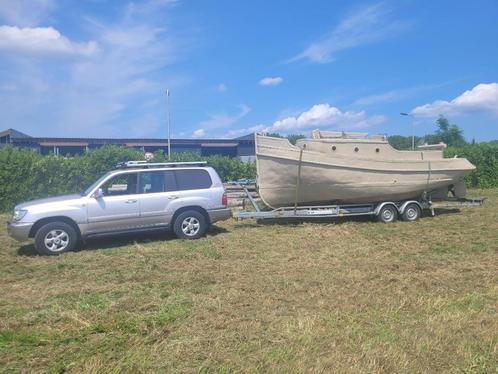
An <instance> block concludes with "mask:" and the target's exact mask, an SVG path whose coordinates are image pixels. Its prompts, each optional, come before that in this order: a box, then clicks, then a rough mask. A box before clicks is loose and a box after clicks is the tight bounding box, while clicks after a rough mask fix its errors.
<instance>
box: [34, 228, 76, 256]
mask: <svg viewBox="0 0 498 374" xmlns="http://www.w3.org/2000/svg"><path fill="white" fill-rule="evenodd" d="M77 242H78V234H77V233H76V231H75V230H74V228H73V227H72V226H70V225H68V224H67V223H64V222H50V223H47V224H45V225H43V226H42V227H40V228H39V229H38V231H37V232H36V235H35V248H36V250H37V251H38V253H39V254H41V255H49V256H50V255H52V256H53V255H59V254H61V253H64V252H68V251H72V250H73V249H74V248H75V247H76V244H77Z"/></svg>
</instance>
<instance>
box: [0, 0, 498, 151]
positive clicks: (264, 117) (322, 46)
mask: <svg viewBox="0 0 498 374" xmlns="http://www.w3.org/2000/svg"><path fill="white" fill-rule="evenodd" d="M166 90H169V91H170V96H169V101H170V106H169V107H170V118H171V133H172V136H173V137H176V138H233V137H237V136H242V135H246V134H248V133H251V132H256V131H258V132H259V131H268V132H278V133H280V134H305V135H308V134H309V133H310V132H311V130H313V129H316V128H319V129H322V130H338V131H360V132H369V133H372V134H387V135H394V134H401V135H411V134H412V131H414V133H415V134H416V135H424V134H427V133H430V132H433V131H434V130H435V128H436V127H435V124H434V123H435V120H436V119H437V118H438V116H439V115H444V116H446V117H447V118H448V119H449V121H450V122H451V123H455V124H457V125H458V126H460V127H461V128H462V129H463V130H464V136H465V137H466V138H467V139H468V140H471V139H475V140H477V141H486V140H491V139H498V1H496V0H474V1H471V2H470V1H454V0H452V1H449V0H448V1H446V0H437V1H436V0H435V1H431V2H429V1H424V2H421V1H415V0H398V1H381V2H375V1H373V2H372V1H358V2H352V1H331V0H323V1H318V0H308V1H304V0H303V1H298V0H296V1H288V0H272V1H267V0H252V1H232V0H223V1H221V0H219V1H216V0H212V1H202V0H141V1H139V0H136V1H126V0H0V130H3V129H7V128H14V129H16V130H19V131H22V132H25V133H27V134H29V135H32V136H51V137H114V138H124V137H142V138H165V137H166V136H167V96H166ZM400 112H405V113H408V114H409V116H401V115H400Z"/></svg>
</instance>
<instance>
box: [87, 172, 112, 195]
mask: <svg viewBox="0 0 498 374" xmlns="http://www.w3.org/2000/svg"><path fill="white" fill-rule="evenodd" d="M109 174H111V173H110V172H109V173H105V174H104V175H102V176H101V177H100V178H99V179H97V180H96V181H95V182H93V183H92V184H91V185H90V187H88V188H87V189H86V190H84V191H83V192H81V193H80V195H81V196H86V195H88V194H89V193H90V192H91V191H92V190H93V189H94V188H95V187H97V186H98V185H99V184H100V183H102V181H103V180H104V179H105V178H107V177H108V176H109Z"/></svg>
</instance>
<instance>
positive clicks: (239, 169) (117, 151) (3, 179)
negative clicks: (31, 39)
mask: <svg viewBox="0 0 498 374" xmlns="http://www.w3.org/2000/svg"><path fill="white" fill-rule="evenodd" d="M455 155H458V156H459V157H465V158H467V159H468V160H469V161H470V162H472V163H473V164H474V165H475V166H476V167H477V169H476V170H474V171H473V172H472V173H471V174H470V175H469V176H468V177H467V178H466V182H467V185H468V186H469V187H481V188H490V187H498V143H480V144H468V145H465V146H463V147H458V148H455V147H449V148H447V149H446V150H445V156H446V157H453V156H455ZM143 158H144V154H143V152H141V151H138V150H134V149H130V148H124V147H117V146H104V147H102V148H99V149H96V150H92V151H90V152H88V153H86V154H84V155H81V156H73V157H56V156H53V155H48V156H43V155H40V154H39V153H38V152H35V151H32V150H28V149H22V148H21V149H17V148H12V147H3V148H1V149H0V211H6V210H9V209H12V208H13V207H14V205H15V204H18V203H20V202H23V201H28V200H32V199H36V198H41V197H47V196H55V195H61V194H69V193H76V192H80V191H83V190H84V189H85V188H86V187H87V186H89V185H90V184H91V183H93V182H94V181H95V180H96V179H97V178H98V177H100V176H101V175H102V174H104V173H106V172H107V171H109V170H112V169H114V167H115V166H116V164H117V163H118V162H121V161H129V160H142V159H143ZM201 159H202V160H206V161H207V162H208V164H209V165H211V166H213V167H214V168H215V169H216V170H217V171H218V174H219V175H220V177H221V178H222V180H223V181H225V182H226V181H229V180H237V179H240V178H254V177H255V175H256V167H255V164H254V163H245V162H242V161H241V160H238V159H231V158H228V157H226V156H208V157H201V156H200V155H199V154H197V153H174V154H172V161H199V160H201ZM164 160H165V156H164V154H163V153H162V152H156V153H154V159H153V161H156V162H160V161H164Z"/></svg>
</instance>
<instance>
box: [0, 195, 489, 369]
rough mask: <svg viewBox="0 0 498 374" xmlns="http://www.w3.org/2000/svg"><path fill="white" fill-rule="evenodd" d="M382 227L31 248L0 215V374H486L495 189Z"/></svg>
mask: <svg viewBox="0 0 498 374" xmlns="http://www.w3.org/2000/svg"><path fill="white" fill-rule="evenodd" d="M470 195H473V196H486V197H487V198H488V200H487V201H486V203H485V205H484V206H482V207H477V208H463V209H461V210H460V211H458V210H440V211H439V212H438V213H439V215H437V216H436V217H434V218H431V217H425V218H423V219H421V220H420V221H418V222H414V223H404V222H397V223H395V224H390V225H385V224H380V223H374V222H371V221H368V220H340V221H328V222H320V223H310V222H307V223H300V224H286V225H281V224H264V225H259V224H256V223H255V222H251V221H245V222H236V221H234V220H232V221H228V222H224V223H221V224H219V225H217V226H216V227H215V228H214V230H213V231H212V232H211V233H210V234H209V235H208V236H207V237H206V238H203V239H200V240H198V241H181V240H176V239H173V238H172V237H171V236H170V235H162V236H161V235H159V236H158V235H156V236H153V237H150V236H149V237H146V236H140V237H127V238H120V239H113V240H109V239H106V240H105V241H102V240H99V241H94V242H91V243H90V244H89V245H88V246H87V247H86V248H85V249H84V250H81V251H78V252H74V253H68V254H65V255H62V256H60V257H40V256H36V255H35V254H34V249H33V247H32V245H31V244H29V243H28V244H24V245H20V244H19V243H17V242H15V241H13V240H11V239H10V238H8V237H7V234H6V230H5V222H6V220H7V218H8V217H7V216H5V215H3V216H0V217H1V218H0V224H1V227H0V248H1V252H0V293H1V294H0V370H2V371H6V372H18V371H22V372H46V371H49V372H62V371H69V372H104V371H105V372H116V373H117V372H123V371H124V372H152V371H163V372H170V371H173V372H175V371H177V372H202V373H211V372H214V373H225V372H232V371H233V372H240V371H241V372H282V373H284V372H285V373H287V372H332V371H335V372H349V371H354V372H364V373H372V372H407V373H415V372H464V373H474V372H475V373H490V372H498V190H486V191H471V193H470Z"/></svg>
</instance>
